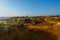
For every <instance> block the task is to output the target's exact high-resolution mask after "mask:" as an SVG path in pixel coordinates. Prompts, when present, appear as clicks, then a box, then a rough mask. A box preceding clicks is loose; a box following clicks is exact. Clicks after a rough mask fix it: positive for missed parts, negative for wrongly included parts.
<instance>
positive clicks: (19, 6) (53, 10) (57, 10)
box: [0, 0, 60, 17]
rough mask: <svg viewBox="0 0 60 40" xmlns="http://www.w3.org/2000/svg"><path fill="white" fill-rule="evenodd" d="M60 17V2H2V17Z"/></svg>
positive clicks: (1, 0)
mask: <svg viewBox="0 0 60 40" xmlns="http://www.w3.org/2000/svg"><path fill="white" fill-rule="evenodd" d="M27 15H28V16H47V15H60V0H0V17H10V16H27Z"/></svg>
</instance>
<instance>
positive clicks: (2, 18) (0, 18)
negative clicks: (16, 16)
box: [0, 17, 10, 20]
mask: <svg viewBox="0 0 60 40" xmlns="http://www.w3.org/2000/svg"><path fill="white" fill-rule="evenodd" d="M4 19H10V17H0V20H4Z"/></svg>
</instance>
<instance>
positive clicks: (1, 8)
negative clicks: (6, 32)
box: [0, 0, 18, 17]
mask: <svg viewBox="0 0 60 40" xmlns="http://www.w3.org/2000/svg"><path fill="white" fill-rule="evenodd" d="M16 13H17V12H16V11H15V10H14V9H12V8H10V7H9V6H8V1H6V0H0V17H1V16H18V15H17V14H16Z"/></svg>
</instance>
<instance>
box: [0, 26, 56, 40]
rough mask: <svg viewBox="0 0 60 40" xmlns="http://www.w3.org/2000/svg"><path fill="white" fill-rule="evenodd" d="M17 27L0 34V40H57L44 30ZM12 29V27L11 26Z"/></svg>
mask: <svg viewBox="0 0 60 40" xmlns="http://www.w3.org/2000/svg"><path fill="white" fill-rule="evenodd" d="M21 26H22V25H19V26H17V27H16V25H15V27H16V29H13V28H11V29H8V31H6V32H5V33H3V34H2V35H1V34H0V40H57V37H56V35H54V34H52V33H49V32H47V31H44V30H38V31H34V30H32V29H31V30H28V29H26V28H25V27H21ZM11 27H12V26H11Z"/></svg>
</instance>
